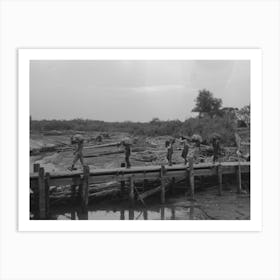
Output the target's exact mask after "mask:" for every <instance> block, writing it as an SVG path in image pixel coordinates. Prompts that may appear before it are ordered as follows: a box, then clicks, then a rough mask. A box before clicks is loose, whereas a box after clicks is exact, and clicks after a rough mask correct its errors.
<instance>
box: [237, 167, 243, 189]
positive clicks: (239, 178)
mask: <svg viewBox="0 0 280 280" xmlns="http://www.w3.org/2000/svg"><path fill="white" fill-rule="evenodd" d="M236 179H237V193H239V194H240V193H241V190H242V186H241V184H242V181H241V166H240V165H238V166H236Z"/></svg>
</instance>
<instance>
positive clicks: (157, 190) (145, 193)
mask: <svg viewBox="0 0 280 280" xmlns="http://www.w3.org/2000/svg"><path fill="white" fill-rule="evenodd" d="M159 191H161V186H159V187H156V188H154V189H151V190H148V191H146V192H144V193H142V194H140V195H139V197H138V199H139V200H142V199H145V198H147V197H148V196H150V195H153V194H155V193H157V192H159Z"/></svg>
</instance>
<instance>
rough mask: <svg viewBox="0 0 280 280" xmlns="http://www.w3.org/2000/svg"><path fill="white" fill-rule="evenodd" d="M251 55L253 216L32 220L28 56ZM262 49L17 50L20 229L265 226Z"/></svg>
mask: <svg viewBox="0 0 280 280" xmlns="http://www.w3.org/2000/svg"><path fill="white" fill-rule="evenodd" d="M113 59H115V60H124V59H126V60H130V59H133V60H163V59H164V60H183V59H185V60H207V59H208V60H212V59H213V60H250V62H251V119H252V120H251V123H252V125H251V220H236V221H216V220H214V221H213V220H203V221H198V220H197V221H193V220H192V221H191V220H184V221H178V220H174V221H167V220H165V221H152V220H148V221H133V220H132V221H131V220H124V221H96V220H87V221H82V220H76V221H61V220H55V221H54V220H47V221H43V220H29V187H28V185H29V63H30V60H113ZM261 64H262V63H261V50H260V49H19V50H18V100H19V113H18V130H19V131H18V132H19V139H18V151H19V161H18V170H19V176H18V182H19V186H18V197H19V205H18V230H19V231H261V229H262V165H261V164H260V162H262V158H261V154H260V151H261V150H262V128H261V124H262V82H261V81H262V65H261Z"/></svg>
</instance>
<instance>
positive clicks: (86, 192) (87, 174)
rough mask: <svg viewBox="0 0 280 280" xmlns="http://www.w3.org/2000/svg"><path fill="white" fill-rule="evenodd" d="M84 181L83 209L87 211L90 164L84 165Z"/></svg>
mask: <svg viewBox="0 0 280 280" xmlns="http://www.w3.org/2000/svg"><path fill="white" fill-rule="evenodd" d="M83 176H84V177H83V183H82V209H83V211H84V212H85V211H87V206H88V178H89V167H88V165H85V166H84V174H83Z"/></svg>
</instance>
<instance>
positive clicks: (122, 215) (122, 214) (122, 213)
mask: <svg viewBox="0 0 280 280" xmlns="http://www.w3.org/2000/svg"><path fill="white" fill-rule="evenodd" d="M120 212H121V220H125V217H124V209H121V211H120Z"/></svg>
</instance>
